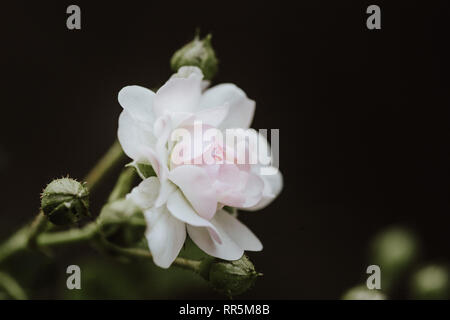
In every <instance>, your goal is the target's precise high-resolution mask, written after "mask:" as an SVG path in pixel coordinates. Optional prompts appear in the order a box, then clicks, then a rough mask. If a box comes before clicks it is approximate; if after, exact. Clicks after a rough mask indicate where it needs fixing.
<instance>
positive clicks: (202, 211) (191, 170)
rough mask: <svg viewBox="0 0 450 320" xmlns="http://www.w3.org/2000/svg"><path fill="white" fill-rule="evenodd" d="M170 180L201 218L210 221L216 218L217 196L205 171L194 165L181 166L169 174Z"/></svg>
mask: <svg viewBox="0 0 450 320" xmlns="http://www.w3.org/2000/svg"><path fill="white" fill-rule="evenodd" d="M169 179H170V180H172V182H173V183H175V184H176V185H177V186H178V187H179V188H180V189H181V190H182V191H183V194H184V195H185V196H186V198H187V199H188V200H189V202H190V203H191V204H192V206H193V207H194V209H195V210H196V211H197V212H198V214H199V215H200V216H202V217H203V218H205V219H208V220H209V219H211V218H212V216H214V213H216V210H217V194H216V191H215V190H214V188H212V186H213V182H212V180H211V178H210V177H209V175H208V173H207V172H206V170H205V169H203V168H200V167H198V166H193V165H183V166H179V167H176V168H175V169H173V170H172V171H170V172H169Z"/></svg>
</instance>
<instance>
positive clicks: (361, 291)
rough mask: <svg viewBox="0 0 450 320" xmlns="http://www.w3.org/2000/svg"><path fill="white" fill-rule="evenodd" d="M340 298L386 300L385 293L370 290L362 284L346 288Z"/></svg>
mask: <svg viewBox="0 0 450 320" xmlns="http://www.w3.org/2000/svg"><path fill="white" fill-rule="evenodd" d="M342 300H386V295H385V294H384V293H383V292H381V291H380V290H376V289H373V290H370V289H368V288H367V287H366V286H364V285H358V286H356V287H353V288H351V289H349V290H347V292H345V293H344V295H343V296H342Z"/></svg>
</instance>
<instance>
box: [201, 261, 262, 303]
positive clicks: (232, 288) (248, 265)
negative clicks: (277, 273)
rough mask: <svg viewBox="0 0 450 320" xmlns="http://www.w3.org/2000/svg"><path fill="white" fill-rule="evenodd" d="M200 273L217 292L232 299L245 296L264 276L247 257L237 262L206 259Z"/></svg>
mask: <svg viewBox="0 0 450 320" xmlns="http://www.w3.org/2000/svg"><path fill="white" fill-rule="evenodd" d="M199 273H200V275H201V276H202V277H203V278H205V279H206V280H208V281H209V283H210V284H211V286H212V287H213V288H214V289H215V290H217V291H219V292H221V293H224V294H226V295H228V296H230V297H232V296H236V295H240V294H243V293H244V292H246V291H247V290H248V289H250V288H251V287H252V286H253V285H254V284H255V281H256V278H257V277H258V276H262V274H261V273H258V272H256V270H255V266H254V265H253V263H252V262H251V261H250V260H249V259H248V258H247V256H245V255H244V256H242V258H241V259H239V260H236V261H225V260H219V259H205V260H204V261H203V262H202V264H201V266H200V272H199Z"/></svg>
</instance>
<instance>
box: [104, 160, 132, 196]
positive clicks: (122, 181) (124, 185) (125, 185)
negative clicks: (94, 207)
mask: <svg viewBox="0 0 450 320" xmlns="http://www.w3.org/2000/svg"><path fill="white" fill-rule="evenodd" d="M135 178H136V169H135V168H133V167H127V168H125V169H124V170H123V171H122V173H121V174H120V176H119V179H117V182H116V185H115V186H114V189H113V190H112V191H111V193H110V194H109V198H108V202H113V201H115V200H118V199H121V198H124V197H125V196H126V195H127V194H128V193H129V192H130V190H131V188H132V185H133V182H134V180H135Z"/></svg>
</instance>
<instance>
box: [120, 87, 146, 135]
mask: <svg viewBox="0 0 450 320" xmlns="http://www.w3.org/2000/svg"><path fill="white" fill-rule="evenodd" d="M154 97H155V93H154V92H153V91H151V90H149V89H147V88H144V87H140V86H128V87H124V88H122V90H120V92H119V98H118V99H119V103H120V105H121V106H122V108H124V109H125V110H126V111H127V112H128V113H129V114H130V115H131V117H132V118H133V119H134V120H136V121H141V122H144V123H146V124H148V125H149V128H150V127H151V125H152V124H153V122H154V121H155V115H154V114H153V99H154Z"/></svg>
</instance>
